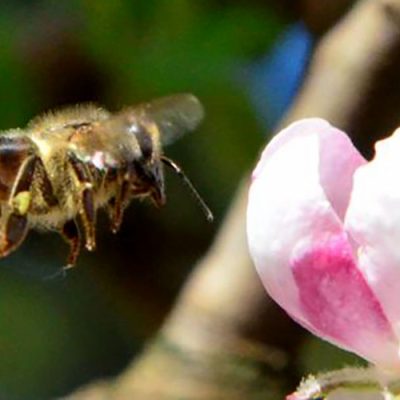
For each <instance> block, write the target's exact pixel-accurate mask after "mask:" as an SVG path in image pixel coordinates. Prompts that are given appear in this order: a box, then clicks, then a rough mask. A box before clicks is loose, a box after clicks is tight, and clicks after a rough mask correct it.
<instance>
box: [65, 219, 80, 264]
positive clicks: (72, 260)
mask: <svg viewBox="0 0 400 400" xmlns="http://www.w3.org/2000/svg"><path fill="white" fill-rule="evenodd" d="M61 235H62V237H63V238H64V240H65V241H66V242H67V243H68V244H69V246H70V250H69V255H68V258H67V265H66V266H65V267H64V269H68V268H72V267H74V266H75V264H76V260H77V259H78V256H79V253H80V247H81V239H80V234H79V229H78V226H77V224H76V222H75V221H74V220H73V219H71V220H69V221H67V222H66V223H65V224H64V226H63V228H62V230H61Z"/></svg>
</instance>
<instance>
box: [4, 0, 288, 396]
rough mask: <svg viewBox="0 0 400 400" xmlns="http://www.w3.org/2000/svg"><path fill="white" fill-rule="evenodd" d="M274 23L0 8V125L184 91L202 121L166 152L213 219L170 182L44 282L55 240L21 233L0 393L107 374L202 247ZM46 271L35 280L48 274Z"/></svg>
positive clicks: (245, 163) (7, 276)
mask: <svg viewBox="0 0 400 400" xmlns="http://www.w3.org/2000/svg"><path fill="white" fill-rule="evenodd" d="M282 27H283V22H282V21H280V20H278V19H277V17H276V16H275V14H274V13H273V12H272V11H271V10H269V9H268V8H267V7H266V6H257V5H255V4H250V3H249V4H246V3H243V2H238V3H236V2H230V3H229V2H226V3H225V4H223V3H221V4H220V3H219V2H217V1H211V0H206V1H198V0H176V1H167V0H157V1H156V0H152V1H144V0H141V1H140V0H136V1H132V0H115V1H106V0H104V1H103V0H100V1H98V0H71V1H68V2H67V1H50V0H49V1H33V0H31V1H16V2H13V3H11V2H9V3H8V4H2V6H1V9H0V88H1V90H0V103H1V107H0V128H2V129H8V128H11V127H15V126H23V125H25V123H26V122H27V121H28V120H29V119H30V118H31V117H32V116H34V115H35V114H37V113H40V112H42V111H44V110H46V109H49V108H54V107H56V106H60V105H62V104H66V103H77V102H83V101H95V102H98V103H100V104H104V105H106V106H107V107H108V108H110V109H118V108H119V107H121V106H123V105H127V104H132V103H135V102H137V101H143V100H147V99H151V98H153V97H156V96H160V95H165V94H169V93H172V92H186V91H187V92H193V93H194V94H196V95H197V96H198V97H199V98H200V99H201V100H202V102H203V103H204V105H205V108H206V113H207V117H206V120H205V123H204V124H203V126H202V127H201V128H200V129H199V130H198V132H196V133H194V134H193V135H190V136H188V137H187V138H184V139H182V141H180V142H179V143H177V144H175V145H173V146H172V147H171V148H168V149H167V153H168V154H169V155H170V156H171V157H172V158H174V159H176V160H177V161H178V162H179V163H180V164H181V165H182V166H184V167H185V169H186V172H187V174H188V176H190V178H191V179H192V180H193V181H194V182H195V184H196V186H197V187H198V189H199V191H200V192H201V193H202V194H203V196H204V198H205V199H206V201H207V202H208V203H209V204H210V206H211V208H212V209H213V211H214V212H215V214H216V216H217V223H216V224H215V225H214V226H213V227H211V226H208V225H207V224H206V223H205V221H204V220H203V216H202V214H201V213H200V212H199V210H198V209H197V208H196V205H195V203H194V202H193V201H192V199H191V198H190V196H189V195H188V193H187V192H186V190H185V189H184V188H182V186H181V183H180V182H179V181H178V179H177V178H176V177H170V176H167V184H168V192H167V194H168V196H169V202H168V204H167V206H166V207H165V208H164V209H163V210H160V211H159V210H156V209H154V208H153V207H152V206H151V205H149V204H143V205H142V204H139V203H137V204H134V205H132V206H131V208H130V209H129V210H128V212H127V216H126V220H125V221H124V225H123V228H122V231H121V233H120V234H118V235H117V236H111V233H110V232H109V231H108V226H107V220H106V218H104V216H100V221H99V224H100V229H99V232H98V250H97V251H96V253H93V254H84V255H83V256H82V257H81V259H80V261H79V264H78V267H77V269H76V270H74V271H71V272H70V273H68V275H67V276H66V277H65V278H63V277H62V276H58V277H53V278H51V276H52V275H54V273H56V272H57V271H59V268H60V267H61V266H62V265H63V262H64V259H65V256H66V253H67V248H66V247H65V246H64V244H63V242H62V240H61V239H60V238H59V237H58V235H56V234H43V235H42V234H35V233H32V234H30V235H29V238H28V240H27V241H26V243H24V245H23V246H22V247H21V249H20V250H19V251H18V252H16V253H15V254H13V255H12V256H10V257H9V258H7V259H4V260H1V261H0V266H1V268H0V352H1V359H2V363H1V365H0V398H1V399H3V398H4V399H7V400H13V399H23V400H34V399H40V400H45V399H47V398H54V396H57V395H61V394H63V393H66V392H68V391H70V390H72V389H73V388H75V387H76V386H78V385H81V384H83V383H86V382H88V381H90V380H92V379H95V378H99V377H103V376H110V375H113V374H116V373H117V372H119V371H121V370H122V368H124V366H126V365H127V362H128V360H130V359H131V357H132V356H133V355H134V354H135V353H136V352H137V351H138V350H139V349H140V347H141V346H142V344H143V342H144V341H145V340H146V338H148V337H149V336H150V335H151V334H152V333H153V332H154V331H155V330H156V329H157V327H158V326H159V324H160V323H161V321H162V319H163V318H164V317H165V314H166V312H167V311H168V309H169V307H170V306H171V304H172V302H173V299H174V297H175V296H176V294H177V292H178V290H179V287H180V286H181V284H182V283H183V281H184V279H185V277H186V276H187V274H188V273H189V272H190V269H191V267H192V266H193V264H194V263H195V261H196V259H198V258H199V257H200V256H201V254H203V253H204V251H205V250H206V248H207V245H208V244H209V243H210V241H211V240H212V236H213V234H214V232H215V229H216V227H217V225H218V221H219V220H220V219H221V217H222V215H223V213H224V210H225V209H226V207H227V205H228V204H229V200H230V198H231V196H232V194H233V192H234V190H235V187H236V186H237V184H238V182H239V180H240V178H241V177H242V176H243V175H244V173H245V172H246V171H247V170H248V169H249V168H250V167H251V164H252V162H253V160H254V158H255V155H256V154H257V151H258V148H259V146H260V144H261V143H262V141H263V136H262V132H261V129H260V127H259V126H257V124H256V122H255V118H254V115H253V111H252V109H251V107H250V105H249V103H248V100H247V97H246V94H245V90H244V89H243V87H242V83H241V81H240V76H241V74H243V73H244V70H245V66H246V65H248V64H249V63H250V62H251V61H252V60H253V59H255V58H256V57H258V56H259V55H262V54H263V53H265V51H267V49H268V48H269V46H270V45H271V43H272V42H273V40H274V39H275V37H276V35H277V33H278V32H279V31H280V30H281V29H282ZM49 277H50V279H47V278H49Z"/></svg>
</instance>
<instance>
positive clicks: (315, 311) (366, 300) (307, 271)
mask: <svg viewBox="0 0 400 400" xmlns="http://www.w3.org/2000/svg"><path fill="white" fill-rule="evenodd" d="M292 270H293V274H294V276H295V280H296V283H297V285H298V288H299V296H300V301H301V304H302V310H303V313H304V315H303V316H304V317H305V318H306V319H307V322H308V324H310V325H311V327H312V330H313V331H314V332H315V333H317V334H319V336H322V337H323V338H325V339H329V340H330V341H332V342H334V343H336V344H338V345H340V346H341V347H344V348H347V349H349V350H351V351H353V352H356V353H358V354H359V355H361V356H363V357H364V358H366V359H368V360H370V361H373V362H375V363H377V364H380V365H382V364H383V365H385V366H386V367H388V368H399V367H400V360H399V357H398V350H397V348H398V344H397V341H396V338H395V336H394V334H393V332H392V328H391V326H390V323H389V322H388V320H387V318H386V316H385V314H384V312H383V310H382V307H381V304H380V303H379V301H378V300H377V298H376V297H375V295H374V293H373V292H372V290H371V288H370V287H369V286H368V283H367V282H366V280H365V278H364V276H363V274H362V273H361V271H360V270H359V269H358V268H357V265H356V260H355V259H354V257H353V249H352V247H351V245H350V244H349V242H348V239H347V237H346V235H345V234H342V235H337V236H331V237H329V238H327V239H325V240H323V241H318V242H314V243H311V244H310V245H308V246H304V249H303V250H300V251H299V252H298V254H296V255H295V256H294V257H293V259H292Z"/></svg>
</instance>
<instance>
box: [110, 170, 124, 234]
mask: <svg viewBox="0 0 400 400" xmlns="http://www.w3.org/2000/svg"><path fill="white" fill-rule="evenodd" d="M124 175H125V174H124ZM128 203H129V182H128V181H127V180H126V179H125V177H123V178H122V179H121V182H120V184H119V185H118V189H117V193H116V195H115V197H113V198H112V199H111V200H110V202H109V204H108V208H109V215H110V219H111V231H112V232H113V233H117V232H118V231H119V228H120V227H121V223H122V219H123V216H124V211H125V208H126V206H127V205H128Z"/></svg>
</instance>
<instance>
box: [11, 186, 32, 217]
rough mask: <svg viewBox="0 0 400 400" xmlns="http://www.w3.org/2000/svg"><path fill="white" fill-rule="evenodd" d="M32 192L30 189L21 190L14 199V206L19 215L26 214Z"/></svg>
mask: <svg viewBox="0 0 400 400" xmlns="http://www.w3.org/2000/svg"><path fill="white" fill-rule="evenodd" d="M31 197H32V196H31V194H30V192H28V191H24V192H19V193H18V194H17V195H16V196H15V197H14V198H13V199H12V207H13V209H14V210H15V211H17V213H18V214H19V215H26V213H27V212H28V210H29V206H30V204H31Z"/></svg>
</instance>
